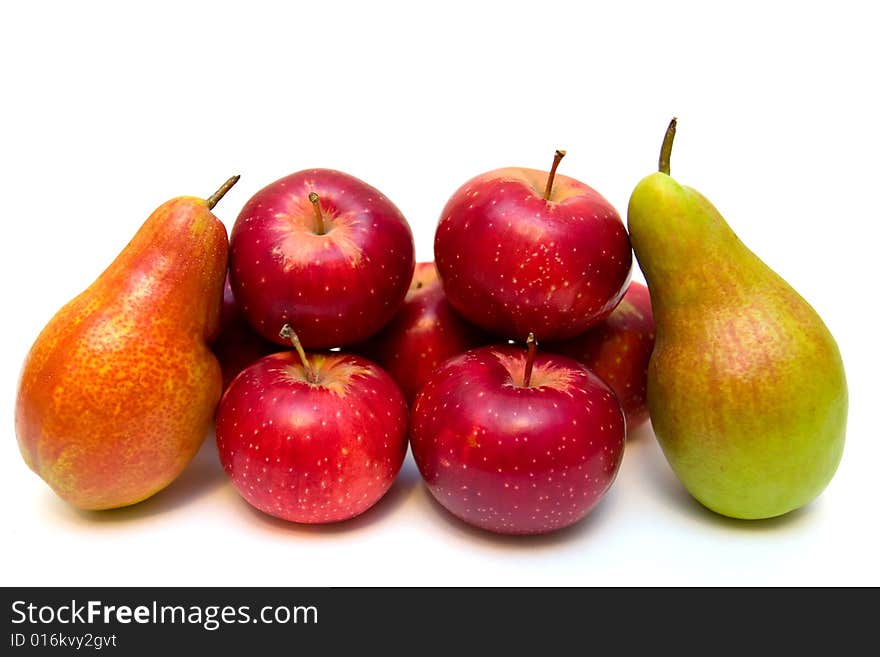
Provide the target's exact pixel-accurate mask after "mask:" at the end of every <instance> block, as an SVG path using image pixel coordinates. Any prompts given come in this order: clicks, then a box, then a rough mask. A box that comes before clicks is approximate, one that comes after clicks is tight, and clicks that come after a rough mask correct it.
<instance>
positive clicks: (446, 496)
mask: <svg viewBox="0 0 880 657" xmlns="http://www.w3.org/2000/svg"><path fill="white" fill-rule="evenodd" d="M525 361H526V352H525V350H524V349H521V348H517V347H510V346H498V347H482V348H479V349H474V350H471V351H468V352H466V353H465V354H462V355H460V356H456V357H454V358H451V359H450V360H448V361H446V362H445V363H444V364H443V365H441V366H440V367H439V368H438V369H437V370H435V371H434V373H433V374H432V375H431V377H430V378H429V379H428V382H427V383H426V384H425V386H424V387H423V388H422V390H421V391H420V392H419V394H418V395H417V396H416V400H415V403H414V404H413V408H412V413H411V421H410V424H411V428H410V444H411V446H412V451H413V456H414V457H415V461H416V463H417V465H418V467H419V471H420V473H421V474H422V477H423V478H424V480H425V482H426V483H427V486H428V489H429V490H430V491H431V494H432V495H433V496H434V498H435V499H436V500H437V501H438V502H439V503H440V504H441V505H442V506H444V507H445V508H446V509H447V510H449V511H450V512H451V513H452V514H453V515H455V516H457V517H458V518H460V519H461V520H464V521H465V522H467V523H469V524H472V525H474V526H476V527H480V528H483V529H486V530H488V531H491V532H497V533H502V534H540V533H545V532H551V531H555V530H558V529H561V528H563V527H567V526H569V525H571V524H573V523H576V522H577V521H579V520H580V519H582V518H583V517H584V516H586V515H587V514H588V513H589V512H590V510H592V509H593V508H594V507H595V505H596V504H597V503H598V502H599V500H600V499H601V498H602V497H603V496H604V495H605V493H606V492H607V491H608V489H609V487H610V486H611V484H612V483H613V481H614V479H615V477H616V476H617V472H618V469H619V468H620V464H621V461H622V459H623V451H624V445H625V436H626V424H625V419H624V415H623V411H622V409H621V407H620V403H619V402H618V400H617V397H616V396H615V394H614V392H613V391H612V390H611V389H610V388H609V387H608V386H607V385H606V384H605V383H604V382H602V380H601V379H599V377H597V376H596V375H595V374H593V373H592V372H591V371H590V370H588V369H587V368H586V367H584V366H583V365H582V364H580V363H578V362H577V361H574V360H572V359H570V358H567V357H565V356H559V355H556V354H548V353H543V352H539V353H538V354H537V356H536V358H535V362H534V366H533V369H532V378H531V385H530V386H529V387H524V386H523V385H522V383H523V370H524V368H525Z"/></svg>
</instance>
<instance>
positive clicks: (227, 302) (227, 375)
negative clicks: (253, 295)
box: [211, 275, 278, 390]
mask: <svg viewBox="0 0 880 657" xmlns="http://www.w3.org/2000/svg"><path fill="white" fill-rule="evenodd" d="M211 350H212V351H213V352H214V355H215V356H217V360H219V361H220V368H221V369H222V371H223V389H224V390H225V389H226V387H227V386H228V385H229V383H230V382H231V381H232V379H234V378H235V376H236V375H237V374H238V373H239V372H241V371H242V370H243V369H244V368H245V367H247V366H248V365H250V364H251V363H253V362H254V361H256V360H259V359H260V358H262V357H263V356H266V355H268V354H271V353H272V352H275V351H278V345H276V344H275V343H274V342H269V341H268V340H265V339H263V338H262V337H261V336H260V335H258V334H257V333H256V332H255V331H254V330H253V329H252V328H251V327H250V324H248V323H247V320H246V319H245V318H244V315H242V314H241V310H239V308H238V304H237V303H236V302H235V295H233V293H232V286H231V285H230V283H229V275H227V276H226V285H225V286H224V288H223V305H222V306H220V332H219V333H218V335H217V338H216V339H215V340H214V343H213V344H212V345H211Z"/></svg>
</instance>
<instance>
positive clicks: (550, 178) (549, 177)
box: [544, 149, 565, 201]
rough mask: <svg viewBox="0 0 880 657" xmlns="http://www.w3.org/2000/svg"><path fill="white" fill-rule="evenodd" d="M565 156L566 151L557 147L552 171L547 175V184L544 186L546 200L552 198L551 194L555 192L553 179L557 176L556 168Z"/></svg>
mask: <svg viewBox="0 0 880 657" xmlns="http://www.w3.org/2000/svg"><path fill="white" fill-rule="evenodd" d="M564 157H565V151H564V150H561V149H557V151H556V153H555V154H554V155H553V165H552V166H551V167H550V173H549V174H548V175H547V186H546V187H545V188H544V200H545V201H549V200H550V194H552V193H553V179H554V178H556V168H557V167H558V166H559V163H560V162H561V161H562V158H564Z"/></svg>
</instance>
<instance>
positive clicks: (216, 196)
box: [205, 176, 241, 210]
mask: <svg viewBox="0 0 880 657" xmlns="http://www.w3.org/2000/svg"><path fill="white" fill-rule="evenodd" d="M239 178H241V176H232V177H231V178H230V179H229V180H227V181H226V182H225V183H223V184H222V185H220V189H218V190H217V191H216V192H214V193H213V194H211V195H210V196H209V197H208V198H206V199H205V203H207V204H208V209H209V210H213V209H214V206H215V205H217V204H218V203H219V202H220V199H221V198H223V197H224V196H225V195H226V192H228V191H229V190H230V189H232V186H233V185H234V184H235V183H237V182H238V179H239Z"/></svg>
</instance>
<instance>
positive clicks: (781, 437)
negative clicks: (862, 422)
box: [627, 119, 848, 518]
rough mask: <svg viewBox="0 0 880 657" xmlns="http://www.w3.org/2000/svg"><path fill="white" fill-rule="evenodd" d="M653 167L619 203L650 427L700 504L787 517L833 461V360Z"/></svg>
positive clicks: (767, 281) (842, 387) (839, 429)
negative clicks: (649, 328) (630, 256)
mask: <svg viewBox="0 0 880 657" xmlns="http://www.w3.org/2000/svg"><path fill="white" fill-rule="evenodd" d="M675 127H676V120H675V119H673V120H672V122H671V123H670V124H669V129H668V130H667V132H666V137H665V139H664V141H663V148H662V149H661V155H660V171H659V172H658V173H654V174H651V175H649V176H647V177H645V178H644V179H642V180H641V181H640V182H639V184H638V185H637V186H636V188H635V190H634V191H633V193H632V197H631V198H630V201H629V208H628V217H627V221H628V227H629V232H630V239H631V241H632V246H633V250H634V251H635V254H636V257H637V259H638V262H639V265H640V267H641V269H642V271H643V272H644V274H645V279H646V280H647V283H648V288H649V290H650V295H651V303H652V306H653V309H654V320H655V323H656V343H655V346H654V351H653V353H652V356H651V360H650V364H649V367H648V408H649V411H650V415H651V421H652V424H653V426H654V432H655V434H656V435H657V439H658V440H659V442H660V445H661V446H662V448H663V452H664V454H665V455H666V458H667V459H668V461H669V463H670V465H671V466H672V469H673V470H674V471H675V474H676V475H677V476H678V478H679V479H680V480H681V482H682V483H683V484H684V485H685V487H686V488H687V489H688V491H690V493H691V495H693V496H694V497H695V498H696V499H697V500H698V501H699V502H700V503H702V504H703V505H704V506H706V507H708V508H709V509H712V510H713V511H715V512H717V513H720V514H723V515H726V516H731V517H734V518H770V517H774V516H779V515H782V514H784V513H787V512H789V511H792V510H794V509H797V508H800V507H802V506H804V505H805V504H807V503H809V502H810V501H811V500H813V499H814V498H815V497H816V496H817V495H819V494H820V493H821V492H822V490H823V489H824V488H825V487H826V486H827V485H828V482H829V481H831V478H832V477H833V476H834V472H835V471H836V469H837V466H838V463H839V462H840V458H841V455H842V453H843V444H844V435H845V432H846V416H847V403H848V395H847V387H846V377H845V375H844V371H843V362H842V360H841V357H840V351H839V350H838V348H837V344H836V343H835V341H834V338H833V337H832V335H831V333H830V332H829V330H828V328H827V327H826V326H825V324H824V322H823V321H822V319H821V318H820V317H819V315H818V314H817V313H816V311H815V310H813V308H812V307H811V306H810V305H809V304H808V303H807V302H806V301H805V300H804V299H803V298H802V297H801V296H800V295H799V294H798V293H797V292H795V291H794V289H792V287H791V286H790V285H789V284H788V283H786V282H785V281H784V280H783V279H782V278H781V277H780V276H779V275H778V274H777V273H776V272H774V271H773V270H772V269H770V267H768V266H767V265H766V264H764V263H763V262H762V261H761V260H760V258H758V257H757V256H756V255H755V254H754V253H752V252H751V251H750V250H749V249H748V248H747V247H746V246H745V244H743V243H742V242H741V241H740V240H739V238H738V237H737V236H736V234H735V233H734V232H733V230H731V228H730V226H729V225H728V224H727V222H726V221H725V220H724V219H723V218H722V216H721V214H720V213H719V212H718V210H716V209H715V207H714V206H713V205H712V204H711V203H710V202H709V201H708V200H707V199H706V198H705V197H704V196H703V195H702V194H700V193H699V192H697V191H696V190H694V189H691V188H690V187H685V186H683V185H679V184H678V183H677V182H676V181H675V180H674V179H673V178H672V177H671V176H670V175H669V159H670V152H671V150H672V140H673V137H674V135H675Z"/></svg>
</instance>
